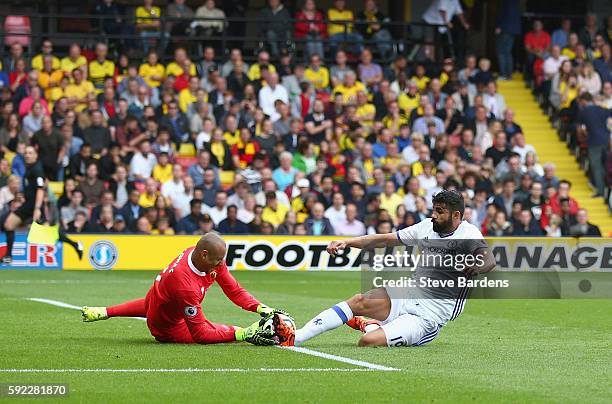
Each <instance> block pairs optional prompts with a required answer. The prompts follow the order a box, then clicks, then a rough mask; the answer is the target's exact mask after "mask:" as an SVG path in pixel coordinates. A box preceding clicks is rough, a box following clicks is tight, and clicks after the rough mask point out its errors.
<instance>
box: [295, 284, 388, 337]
mask: <svg viewBox="0 0 612 404" xmlns="http://www.w3.org/2000/svg"><path fill="white" fill-rule="evenodd" d="M390 311H391V299H390V298H389V295H388V294H387V292H386V291H385V289H383V288H379V289H373V290H370V291H369V292H367V293H365V294H357V295H355V296H353V297H351V298H350V299H348V300H346V301H344V302H340V303H338V304H336V305H335V306H333V307H331V308H329V309H327V310H325V311H322V312H321V313H319V314H318V315H317V316H315V317H314V318H313V319H312V320H310V321H309V322H308V323H306V324H305V325H304V327H302V328H300V329H299V330H297V331H296V332H295V345H296V346H299V345H301V344H303V343H304V342H306V341H308V340H309V339H311V338H314V337H316V336H317V335H319V334H322V333H324V332H326V331H330V330H333V329H335V328H338V327H340V326H341V325H342V324H344V323H346V322H347V321H349V320H350V319H352V318H353V317H354V316H367V317H371V318H374V319H376V320H380V321H384V320H386V319H387V318H388V317H389V313H390Z"/></svg>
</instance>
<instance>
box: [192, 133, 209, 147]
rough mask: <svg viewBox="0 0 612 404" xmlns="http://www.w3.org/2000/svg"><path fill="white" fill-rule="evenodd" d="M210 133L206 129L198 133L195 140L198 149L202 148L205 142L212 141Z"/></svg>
mask: <svg viewBox="0 0 612 404" xmlns="http://www.w3.org/2000/svg"><path fill="white" fill-rule="evenodd" d="M210 135H211V134H210V133H206V132H204V131H202V132H200V133H198V136H196V140H195V146H196V150H202V149H203V148H204V143H208V142H210Z"/></svg>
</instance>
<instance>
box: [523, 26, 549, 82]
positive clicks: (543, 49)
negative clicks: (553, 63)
mask: <svg viewBox="0 0 612 404" xmlns="http://www.w3.org/2000/svg"><path fill="white" fill-rule="evenodd" d="M550 42H551V41H550V35H549V34H548V32H546V31H544V25H543V24H542V21H540V20H535V21H534V22H533V31H530V32H528V33H527V35H525V50H527V62H528V63H527V68H528V74H529V75H530V77H533V65H534V63H535V62H536V60H538V59H542V60H543V59H544V58H545V57H546V56H547V54H548V51H549V50H550Z"/></svg>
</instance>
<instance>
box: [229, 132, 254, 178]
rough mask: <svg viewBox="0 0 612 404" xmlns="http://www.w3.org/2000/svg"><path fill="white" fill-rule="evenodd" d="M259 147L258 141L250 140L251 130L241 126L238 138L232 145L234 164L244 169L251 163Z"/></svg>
mask: <svg viewBox="0 0 612 404" xmlns="http://www.w3.org/2000/svg"><path fill="white" fill-rule="evenodd" d="M260 149H261V147H260V146H259V143H257V142H256V141H255V140H251V131H250V130H249V129H248V128H242V129H241V130H240V140H238V143H236V144H235V145H233V146H232V156H233V158H234V165H235V166H236V167H238V168H240V169H245V168H246V167H247V166H249V165H251V163H252V162H253V159H254V158H255V155H256V154H257V153H259V150H260Z"/></svg>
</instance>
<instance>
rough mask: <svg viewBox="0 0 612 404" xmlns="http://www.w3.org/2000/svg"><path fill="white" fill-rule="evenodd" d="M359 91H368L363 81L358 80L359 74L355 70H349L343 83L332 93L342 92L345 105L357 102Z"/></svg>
mask: <svg viewBox="0 0 612 404" xmlns="http://www.w3.org/2000/svg"><path fill="white" fill-rule="evenodd" d="M359 91H366V88H365V86H364V85H363V83H362V82H360V81H357V75H356V74H355V72H353V71H348V72H346V74H345V75H344V81H343V82H342V84H340V85H338V86H336V87H334V90H333V91H332V93H333V94H334V95H335V94H342V101H343V102H344V105H348V104H353V105H354V104H356V102H357V93H358V92H359Z"/></svg>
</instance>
